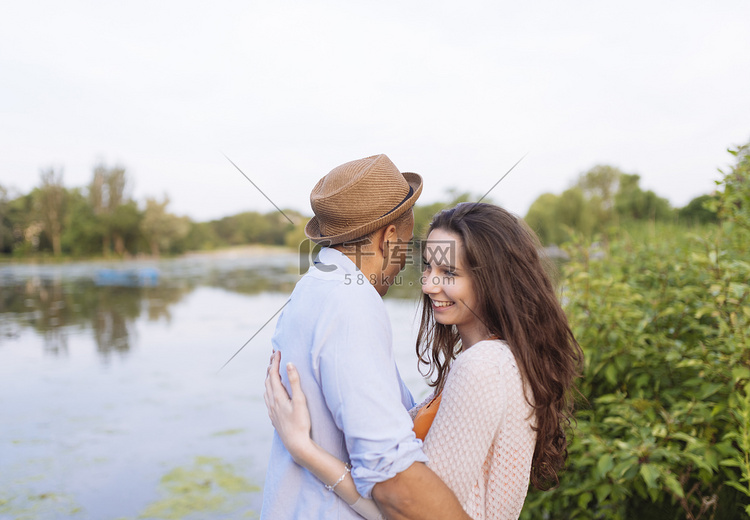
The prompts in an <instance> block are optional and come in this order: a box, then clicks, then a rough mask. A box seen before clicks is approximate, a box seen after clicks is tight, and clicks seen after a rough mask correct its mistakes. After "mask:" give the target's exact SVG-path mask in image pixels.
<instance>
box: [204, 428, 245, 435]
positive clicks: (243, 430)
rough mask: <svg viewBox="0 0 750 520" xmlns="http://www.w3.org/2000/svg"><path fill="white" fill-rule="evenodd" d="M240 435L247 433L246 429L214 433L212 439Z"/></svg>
mask: <svg viewBox="0 0 750 520" xmlns="http://www.w3.org/2000/svg"><path fill="white" fill-rule="evenodd" d="M240 433H245V429H244V428H235V429H233V430H223V431H220V432H216V433H212V434H211V437H224V436H227V435H238V434H240Z"/></svg>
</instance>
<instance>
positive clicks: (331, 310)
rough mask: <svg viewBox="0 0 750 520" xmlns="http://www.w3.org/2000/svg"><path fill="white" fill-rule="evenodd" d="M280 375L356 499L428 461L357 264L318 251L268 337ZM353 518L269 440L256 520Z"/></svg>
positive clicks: (378, 310)
mask: <svg viewBox="0 0 750 520" xmlns="http://www.w3.org/2000/svg"><path fill="white" fill-rule="evenodd" d="M272 342H273V348H274V350H281V361H282V369H281V373H282V380H283V381H284V384H285V385H286V386H287V388H289V381H288V378H287V374H286V370H285V369H284V366H285V365H286V363H287V362H292V363H294V365H295V366H296V367H297V370H298V371H299V374H300V379H301V381H302V389H303V391H304V392H305V396H306V397H307V404H308V406H309V408H310V416H311V418H312V437H313V440H315V442H317V443H318V444H319V445H320V446H321V447H322V448H323V449H325V450H326V451H328V452H330V453H332V454H333V455H334V456H336V457H338V458H339V459H341V460H343V461H350V462H351V464H352V477H353V479H354V483H355V484H356V486H357V489H358V490H359V493H360V494H361V495H362V496H364V497H368V498H369V497H370V496H371V493H372V488H373V486H374V485H375V484H376V483H378V482H383V481H385V480H388V479H390V478H392V477H394V476H396V474H398V473H400V472H402V471H404V470H405V469H407V468H408V467H409V466H411V465H412V464H413V463H414V462H417V461H420V462H427V457H426V456H425V455H424V453H422V442H421V441H420V440H419V439H417V438H416V437H415V436H414V433H413V431H412V427H413V423H412V421H411V418H410V417H409V414H408V413H407V410H408V409H409V408H411V407H412V406H414V400H413V398H412V396H411V393H410V392H409V390H408V388H407V387H406V385H405V384H404V382H403V381H402V379H401V376H400V375H399V373H398V368H397V367H396V361H395V357H394V354H393V338H392V333H391V324H390V320H389V319H388V314H387V312H386V309H385V304H384V303H383V300H382V298H381V297H380V295H379V294H378V292H377V291H376V290H375V288H374V287H373V286H372V285H371V284H370V283H369V281H368V280H367V279H366V278H365V277H364V275H363V274H362V272H361V271H359V270H358V269H357V267H356V266H355V265H354V263H353V262H352V261H351V260H350V259H349V258H347V257H346V256H345V255H343V254H342V253H340V252H339V251H337V250H335V249H329V248H324V249H322V250H321V251H320V254H319V255H318V258H317V259H316V262H315V265H313V266H312V267H311V268H310V270H309V271H308V272H307V273H306V274H305V276H304V277H302V279H301V280H300V281H299V282H298V283H297V286H296V287H295V289H294V292H292V295H291V298H290V302H289V303H288V304H287V305H286V307H285V308H284V310H283V312H282V314H281V316H280V317H279V321H278V324H277V326H276V331H275V333H274V336H273V340H272ZM307 518H309V519H359V518H360V517H359V515H357V514H356V513H355V512H354V511H353V510H352V509H351V508H349V506H348V505H347V504H346V502H344V501H343V500H341V499H340V498H338V496H336V495H335V493H332V492H330V491H328V490H326V489H325V487H324V485H323V483H322V482H320V481H319V480H318V479H317V478H316V477H315V476H314V475H312V474H311V473H310V472H308V471H307V470H305V469H304V468H302V467H301V466H298V465H297V464H296V463H295V462H294V461H293V460H292V457H291V456H290V455H289V452H288V451H287V450H286V449H285V448H284V445H283V444H282V442H281V440H280V439H279V437H278V435H276V434H275V433H274V439H273V445H272V448H271V458H270V461H269V463H268V471H267V473H266V482H265V488H264V491H263V508H262V510H261V519H273V520H286V519H307Z"/></svg>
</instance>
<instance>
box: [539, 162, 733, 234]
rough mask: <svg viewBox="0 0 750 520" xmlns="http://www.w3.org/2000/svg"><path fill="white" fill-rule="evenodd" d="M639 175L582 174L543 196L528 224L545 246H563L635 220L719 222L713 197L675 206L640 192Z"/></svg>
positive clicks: (604, 169) (598, 169)
mask: <svg viewBox="0 0 750 520" xmlns="http://www.w3.org/2000/svg"><path fill="white" fill-rule="evenodd" d="M639 181H640V176H639V175H636V174H629V173H625V172H622V171H620V170H619V169H617V168H615V167H612V166H607V165H599V166H595V167H593V168H591V169H590V170H589V171H587V172H585V173H582V174H581V175H580V176H579V177H578V179H577V181H576V182H575V184H574V185H573V186H571V187H570V188H569V189H567V190H565V191H564V192H563V193H562V194H560V195H555V194H552V193H545V194H543V195H541V196H540V197H539V198H537V199H536V201H534V203H533V204H532V205H531V207H530V208H529V211H528V213H527V214H526V219H525V220H526V222H527V223H528V224H529V225H530V226H531V227H532V228H533V229H534V230H535V231H536V232H537V233H538V234H539V237H540V238H541V240H542V242H543V243H545V244H561V243H563V242H566V241H567V240H569V239H570V238H571V236H572V234H573V233H578V234H580V235H583V236H585V237H591V236H593V235H595V234H601V233H604V234H606V233H607V232H608V230H610V229H612V228H614V229H616V228H619V227H620V226H623V225H626V226H627V225H628V224H630V223H635V222H639V221H651V222H665V223H667V222H668V223H678V224H683V225H686V226H693V225H698V224H708V223H716V222H718V216H717V214H716V210H715V209H712V208H714V207H715V205H716V201H717V196H716V194H706V195H701V196H699V197H696V198H694V199H693V200H691V201H690V202H689V203H688V204H687V205H686V206H685V207H682V208H673V207H671V206H670V204H669V201H668V200H667V199H665V198H663V197H660V196H658V195H657V194H656V193H654V192H653V191H651V190H647V191H644V190H643V189H642V188H641V187H640V185H639Z"/></svg>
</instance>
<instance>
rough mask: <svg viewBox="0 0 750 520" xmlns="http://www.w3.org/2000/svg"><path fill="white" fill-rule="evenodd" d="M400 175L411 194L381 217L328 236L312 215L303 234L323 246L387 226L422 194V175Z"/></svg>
mask: <svg viewBox="0 0 750 520" xmlns="http://www.w3.org/2000/svg"><path fill="white" fill-rule="evenodd" d="M402 175H403V176H404V179H405V180H406V182H407V183H409V187H410V188H411V191H412V194H411V195H410V196H409V197H407V198H406V199H404V200H403V201H402V202H401V204H399V205H398V206H396V207H395V208H394V209H392V210H391V211H389V212H388V213H386V214H385V215H383V216H382V217H380V218H378V219H376V220H373V221H372V222H369V223H367V224H364V225H362V226H359V227H357V228H354V229H351V230H349V231H346V232H344V233H339V234H338V235H329V236H323V235H321V234H320V221H319V220H318V217H313V218H311V219H310V220H309V221H308V222H307V225H305V235H306V236H307V238H309V239H310V240H312V241H313V242H315V243H316V244H321V245H324V246H335V245H338V244H343V243H345V242H352V241H354V240H356V239H358V238H362V237H364V236H367V235H369V234H370V233H372V232H373V231H375V230H376V229H380V228H381V227H383V226H387V225H388V224H390V223H391V222H393V221H394V220H396V219H397V218H398V217H400V216H401V215H403V214H404V213H406V212H407V211H408V210H409V209H411V208H412V207H413V206H414V204H415V203H416V202H417V199H418V198H419V196H420V195H421V194H422V185H423V182H422V177H421V176H420V175H419V174H416V173H412V172H403V173H402Z"/></svg>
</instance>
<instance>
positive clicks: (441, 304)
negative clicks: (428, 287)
mask: <svg viewBox="0 0 750 520" xmlns="http://www.w3.org/2000/svg"><path fill="white" fill-rule="evenodd" d="M432 304H433V305H434V306H435V307H450V306H451V305H454V304H455V302H436V301H434V300H433V302H432Z"/></svg>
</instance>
